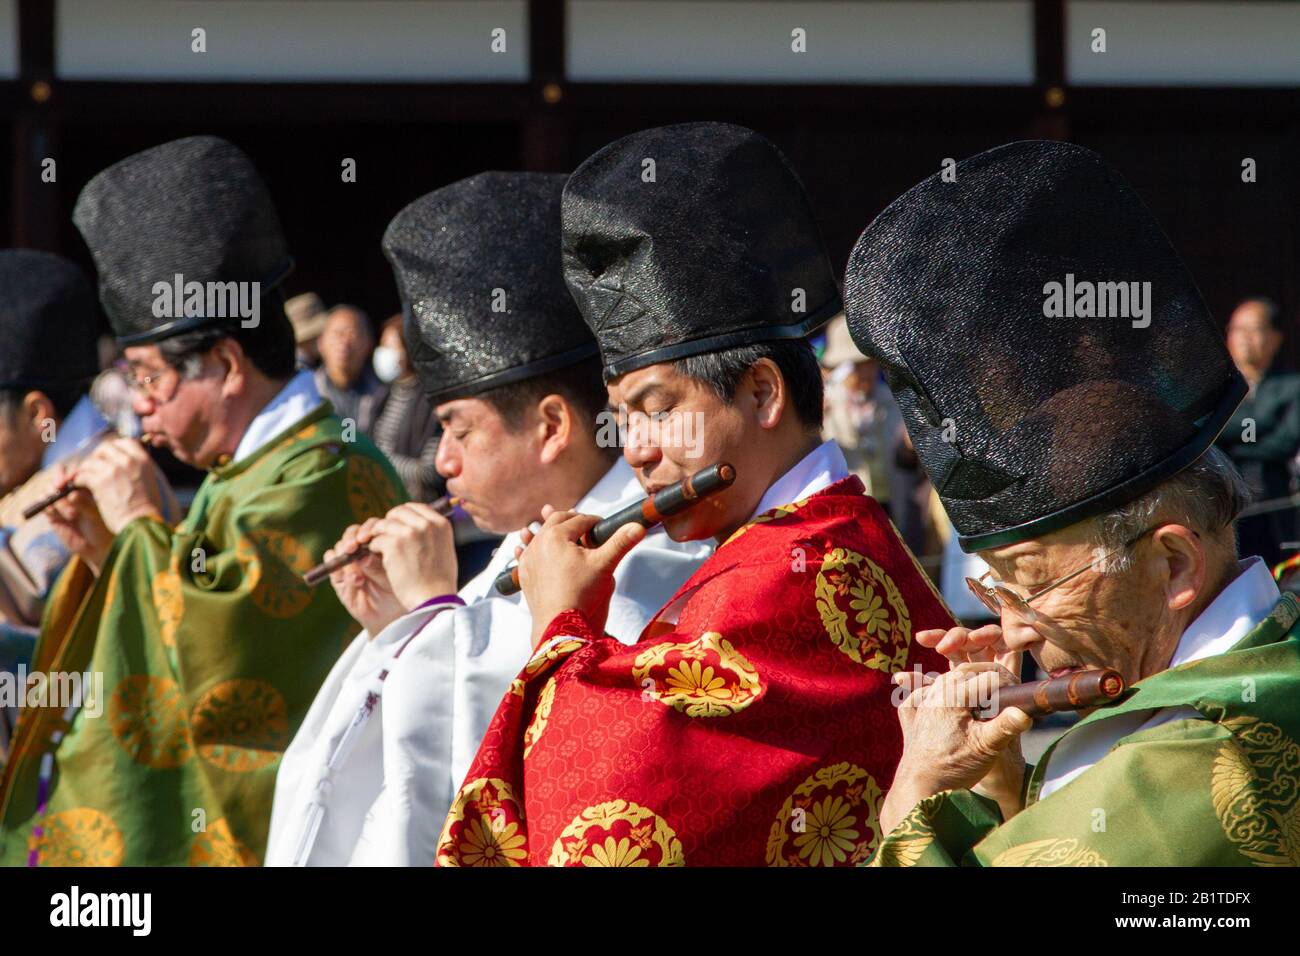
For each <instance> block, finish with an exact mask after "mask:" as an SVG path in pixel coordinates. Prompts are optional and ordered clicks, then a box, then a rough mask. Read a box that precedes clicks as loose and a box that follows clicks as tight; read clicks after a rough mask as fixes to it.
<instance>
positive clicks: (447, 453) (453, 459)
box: [433, 435, 460, 478]
mask: <svg viewBox="0 0 1300 956" xmlns="http://www.w3.org/2000/svg"><path fill="white" fill-rule="evenodd" d="M452 444H454V443H453V442H450V441H448V440H447V437H446V436H445V435H444V436H443V438H442V440H441V441H439V442H438V454H437V455H435V456H434V459H433V467H434V468H436V469H438V474H440V475H442V477H444V478H455V477H456V476H457V475H459V474H460V455H458V454H456V453H455V452H454V451H453V449H452V447H451V446H452Z"/></svg>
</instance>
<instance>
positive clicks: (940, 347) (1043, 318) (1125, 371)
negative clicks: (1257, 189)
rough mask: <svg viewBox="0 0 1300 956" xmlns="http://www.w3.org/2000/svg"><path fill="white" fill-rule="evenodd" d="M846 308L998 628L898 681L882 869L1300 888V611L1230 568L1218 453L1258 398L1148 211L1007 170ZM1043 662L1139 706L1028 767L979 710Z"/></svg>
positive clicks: (1095, 170)
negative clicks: (998, 869) (1057, 872)
mask: <svg viewBox="0 0 1300 956" xmlns="http://www.w3.org/2000/svg"><path fill="white" fill-rule="evenodd" d="M1071 287H1072V288H1073V289H1074V290H1075V295H1074V296H1071V297H1070V300H1071V301H1069V302H1068V303H1065V302H1062V301H1061V299H1060V295H1061V293H1062V290H1063V289H1067V288H1071ZM1121 291H1122V293H1123V294H1122V295H1121V294H1120V292H1121ZM845 296H846V299H847V303H848V319H849V326H850V329H851V330H852V334H853V337H854V340H855V341H856V343H857V345H858V347H859V348H861V349H862V350H863V351H864V352H866V353H867V354H869V355H871V356H873V357H874V358H876V359H877V360H878V361H879V362H880V363H881V365H882V367H883V368H884V370H885V374H886V376H887V378H888V380H889V383H890V386H891V387H892V389H893V391H894V395H895V396H896V397H897V398H898V400H899V404H900V406H901V408H902V411H903V415H904V420H905V422H906V424H907V427H908V430H909V432H910V434H911V437H912V442H913V444H914V445H915V447H916V450H917V454H918V455H919V456H920V458H921V461H922V462H923V463H924V465H925V467H926V470H927V471H928V473H929V475H930V478H931V480H933V482H934V485H935V488H936V489H937V491H938V493H939V494H940V496H941V497H942V498H943V501H944V504H945V505H946V507H947V509H948V514H949V516H950V517H951V519H952V522H953V525H954V527H955V528H956V530H957V531H958V533H959V534H960V535H961V538H960V543H961V547H962V548H963V550H965V551H966V552H968V553H970V552H977V553H978V554H979V555H980V557H982V558H983V559H984V560H985V561H987V562H988V565H989V568H990V569H991V570H990V573H989V574H988V575H986V576H985V577H983V578H982V579H980V580H979V581H973V582H972V588H973V590H974V591H975V592H976V594H977V595H978V596H979V597H980V599H981V600H982V601H983V602H984V603H985V604H986V605H987V606H988V608H989V610H990V611H991V612H992V613H994V614H997V615H998V616H999V617H1000V625H989V626H986V627H983V628H979V629H978V630H975V631H967V630H965V629H963V628H955V629H950V630H948V631H947V632H946V633H945V632H942V631H938V630H936V631H933V632H929V633H924V634H918V635H917V637H918V640H920V641H922V642H923V643H925V644H927V645H929V646H934V647H936V648H937V649H938V650H940V651H941V652H943V653H944V654H946V655H947V656H948V658H949V659H950V661H951V662H952V663H953V668H952V670H951V671H949V673H947V674H945V675H943V676H940V677H937V678H935V677H933V676H928V677H927V676H925V675H901V684H902V688H903V690H905V691H906V692H907V693H908V696H907V698H906V700H905V701H904V703H903V706H902V707H901V708H900V711H899V714H900V718H901V722H902V729H903V736H904V748H903V758H902V761H901V762H900V764H899V768H898V775H897V776H896V777H895V779H894V786H893V789H892V790H891V791H890V793H889V796H888V798H887V799H886V801H885V805H884V808H883V810H882V812H881V818H882V828H883V829H884V830H885V832H887V833H888V837H887V839H885V841H884V842H883V844H882V846H881V848H880V850H879V851H878V852H877V854H876V855H875V858H874V860H873V861H872V862H873V864H875V865H888V866H907V865H964V866H1107V865H1109V866H1252V865H1254V866H1276V865H1296V864H1297V863H1300V839H1298V836H1300V829H1298V828H1297V820H1298V819H1300V817H1298V816H1297V813H1298V808H1300V805H1298V803H1297V800H1298V799H1300V796H1298V794H1300V626H1298V625H1297V619H1298V618H1300V605H1298V604H1297V602H1296V599H1295V597H1294V595H1285V596H1284V595H1281V594H1279V593H1278V589H1277V587H1276V586H1275V584H1274V583H1273V581H1272V579H1271V577H1270V575H1269V573H1268V568H1267V567H1266V566H1265V565H1264V563H1263V561H1262V560H1261V559H1260V558H1258V557H1248V558H1246V559H1245V560H1240V559H1239V558H1238V555H1237V545H1236V540H1235V535H1234V529H1233V519H1234V518H1235V517H1236V515H1237V513H1238V511H1239V509H1240V508H1241V506H1242V504H1243V497H1244V492H1243V487H1244V486H1243V485H1242V482H1241V480H1240V478H1239V476H1238V475H1237V473H1236V471H1235V470H1234V469H1233V467H1232V465H1231V463H1230V462H1229V461H1228V460H1227V458H1226V457H1225V456H1223V455H1222V454H1221V453H1220V452H1218V451H1217V450H1215V449H1213V448H1212V445H1213V442H1214V440H1215V438H1216V436H1217V435H1218V434H1219V432H1220V430H1221V429H1222V428H1223V427H1224V425H1225V423H1226V422H1228V421H1230V420H1231V418H1232V414H1233V411H1234V410H1235V409H1236V407H1237V405H1238V404H1239V403H1240V401H1241V400H1242V397H1243V396H1244V395H1245V393H1246V386H1245V383H1244V381H1243V380H1242V378H1241V376H1240V375H1239V374H1238V372H1237V371H1236V369H1235V368H1234V366H1233V364H1232V362H1231V360H1230V359H1229V356H1228V354H1227V352H1226V350H1225V349H1224V347H1223V344H1222V336H1221V334H1220V332H1219V329H1218V327H1217V325H1216V323H1215V322H1214V321H1213V319H1212V317H1211V315H1210V313H1209V312H1208V310H1207V309H1206V306H1205V304H1204V302H1203V301H1202V300H1201V297H1200V294H1199V293H1198V291H1197V289H1196V286H1195V284H1194V282H1193V281H1192V278H1191V276H1190V275H1189V274H1188V272H1187V270H1186V268H1185V267H1184V265H1183V264H1182V262H1181V260H1180V259H1179V257H1178V255H1177V253H1176V252H1175V250H1174V249H1173V248H1172V246H1171V245H1170V243H1169V240H1168V239H1167V238H1166V237H1165V235H1164V233H1163V232H1162V231H1161V229H1160V226H1159V224H1158V223H1157V222H1156V220H1155V218H1154V217H1153V216H1152V214H1151V212H1150V211H1149V210H1148V209H1147V208H1146V206H1145V205H1144V204H1143V203H1142V200H1141V199H1140V198H1139V197H1138V195H1137V194H1136V193H1135V192H1134V191H1133V189H1132V188H1131V187H1130V186H1129V185H1128V183H1127V182H1125V181H1124V179H1123V178H1122V177H1121V176H1120V175H1119V173H1118V172H1117V171H1116V170H1114V169H1113V168H1111V167H1110V166H1109V165H1108V164H1107V163H1106V162H1105V161H1104V160H1103V159H1102V158H1101V157H1099V156H1098V155H1096V154H1095V153H1092V152H1090V151H1088V150H1086V149H1083V148H1081V147H1078V146H1072V145H1068V144H1064V143H1054V142H1023V143H1014V144H1011V145H1009V146H1003V147H1000V148H998V149H994V150H991V151H989V152H987V153H983V154H981V155H978V156H976V157H974V158H972V159H969V160H966V161H965V162H962V163H959V164H958V165H957V168H956V180H955V182H945V181H943V180H942V179H941V177H940V176H938V175H936V176H933V177H931V178H930V179H928V180H926V181H924V182H922V183H921V184H919V185H918V186H916V187H914V188H913V189H912V190H911V191H909V192H908V193H906V194H905V195H904V196H903V197H902V198H900V199H898V200H897V201H895V202H894V203H893V204H892V205H891V206H890V207H889V208H888V209H886V210H885V211H884V212H883V213H881V214H880V216H879V217H877V219H876V220H875V221H874V222H873V223H872V224H871V225H870V226H869V227H868V228H867V230H866V231H865V232H864V233H863V235H862V237H861V239H859V241H858V244H857V246H856V248H855V249H854V251H853V255H852V258H851V260H850V263H849V268H848V276H847V280H846V293H845ZM1103 297H1104V298H1103ZM1116 306H1118V308H1117V307H1116ZM1025 652H1028V653H1029V654H1031V655H1032V656H1033V658H1034V660H1035V661H1036V662H1037V663H1038V665H1039V666H1040V667H1041V668H1042V669H1043V670H1044V671H1046V672H1047V673H1048V674H1049V675H1050V676H1052V677H1057V676H1060V675H1064V674H1070V673H1073V672H1076V671H1078V670H1080V669H1083V668H1113V669H1115V670H1117V671H1118V672H1119V673H1120V674H1121V675H1122V676H1123V677H1124V678H1125V680H1126V682H1127V683H1128V684H1129V685H1130V691H1129V693H1128V694H1127V695H1126V696H1124V697H1122V698H1120V699H1119V701H1118V702H1116V703H1115V704H1112V705H1110V706H1104V707H1099V708H1096V709H1094V710H1092V711H1091V712H1085V714H1084V717H1083V719H1082V720H1080V721H1079V722H1078V723H1077V724H1075V725H1074V726H1073V727H1071V728H1070V729H1069V730H1068V731H1067V732H1066V733H1065V734H1064V736H1062V737H1061V738H1060V739H1059V740H1057V741H1056V743H1054V744H1053V745H1052V746H1051V747H1049V748H1048V750H1047V751H1046V753H1045V754H1043V756H1042V758H1041V759H1040V760H1039V761H1038V763H1037V764H1036V765H1035V766H1033V767H1026V766H1025V764H1024V761H1023V759H1022V756H1021V751H1020V745H1019V738H1020V734H1021V733H1022V732H1023V731H1024V730H1026V729H1028V727H1029V724H1030V722H1029V720H1028V718H1027V717H1026V716H1025V715H1024V714H1023V713H1021V712H1019V711H1017V710H1015V709H1014V708H1013V709H1008V710H1005V711H1004V712H1003V713H1002V715H1001V717H1000V718H998V719H997V720H995V721H990V722H988V723H980V722H977V721H974V720H972V718H971V714H970V710H969V707H968V706H962V703H963V697H964V698H966V699H969V698H971V697H978V696H981V695H982V694H983V693H986V692H988V691H991V690H993V688H994V687H995V686H999V685H1004V684H1007V683H1011V682H1014V680H1015V677H1014V675H1015V674H1017V673H1019V659H1020V657H1021V655H1022V654H1023V653H1025Z"/></svg>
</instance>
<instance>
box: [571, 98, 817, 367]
mask: <svg viewBox="0 0 1300 956" xmlns="http://www.w3.org/2000/svg"><path fill="white" fill-rule="evenodd" d="M564 278H565V280H566V281H567V282H568V284H569V290H570V291H571V292H572V293H573V297H574V298H575V299H576V300H577V302H578V306H579V307H580V308H581V309H582V314H583V317H584V318H585V319H586V320H587V324H588V325H590V326H591V328H592V331H594V332H595V333H596V338H597V340H599V342H600V350H601V354H602V356H603V357H604V362H605V376H606V377H607V378H613V377H614V376H617V375H622V374H623V373H624V372H630V371H632V370H633V369H638V368H644V367H645V366H647V365H653V364H655V363H657V362H667V361H672V360H674V359H679V358H683V357H685V356H688V355H698V354H700V353H703V352H717V351H721V350H723V349H728V348H734V347H736V346H739V345H748V344H751V343H754V342H764V341H773V340H776V339H793V338H802V337H803V336H805V335H807V334H809V333H810V332H812V331H814V330H816V329H817V328H818V327H819V326H821V325H822V324H824V323H825V322H826V321H828V320H829V319H830V318H832V317H833V316H834V315H835V314H836V313H837V312H839V311H840V295H839V290H838V289H837V288H836V285H835V275H834V272H833V270H832V269H831V263H830V259H829V258H828V257H827V255H826V249H825V247H824V246H823V245H822V241H821V235H820V233H819V232H818V229H817V224H816V222H815V221H814V220H813V215H812V209H811V208H810V207H809V204H808V197H807V196H806V195H805V194H804V190H803V184H802V183H801V182H800V181H799V177H798V176H797V175H796V174H795V172H794V170H793V169H791V168H790V164H789V163H787V162H786V159H785V157H784V156H782V155H781V153H780V152H779V151H778V150H777V148H776V147H775V146H773V145H772V144H771V143H770V142H768V141H767V140H766V139H764V138H763V137H762V136H760V135H758V134H757V133H755V132H754V131H753V130H748V129H745V128H744V127H741V126H731V125H728V124H726V123H686V124H683V125H681V126H665V127H661V128H659V129H649V130H643V131H642V132H639V133H633V134H632V135H631V136H625V137H624V138H623V139H620V140H618V141H616V142H614V143H611V144H610V145H608V146H606V147H605V148H604V149H602V150H600V151H599V152H597V153H596V154H595V155H593V156H591V157H590V158H589V159H588V160H587V161H586V162H584V163H583V164H582V165H581V166H579V167H578V168H577V170H576V171H575V172H574V173H573V175H572V176H570V177H569V182H568V184H567V185H566V186H565V187H564Z"/></svg>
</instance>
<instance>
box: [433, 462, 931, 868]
mask: <svg viewBox="0 0 1300 956" xmlns="http://www.w3.org/2000/svg"><path fill="white" fill-rule="evenodd" d="M953 623H954V622H953V619H952V617H951V615H950V614H949V613H948V611H947V609H946V608H945V607H944V605H943V603H942V601H941V600H940V599H939V597H938V595H937V594H936V593H935V591H934V589H933V587H932V586H931V585H930V583H929V580H928V579H927V578H926V577H925V575H924V574H923V573H922V571H921V570H920V568H919V567H918V566H917V565H916V562H915V561H914V559H913V558H912V556H911V554H910V553H909V552H908V551H907V548H906V546H905V545H904V544H903V542H902V541H901V540H900V539H899V537H898V533H897V532H896V531H895V530H894V528H893V526H892V525H891V524H890V522H889V519H888V518H887V517H886V516H885V513H884V511H883V510H882V509H881V507H880V505H879V504H877V503H876V501H875V500H874V499H873V498H870V497H867V496H866V495H865V494H863V488H862V482H861V481H860V480H859V479H858V478H857V477H853V476H850V477H848V478H845V479H843V480H841V481H838V482H836V483H834V484H833V485H831V486H829V487H828V488H826V489H824V490H822V491H821V492H818V493H817V494H814V495H811V496H810V497H808V498H806V499H804V500H803V501H801V502H798V503H796V504H794V505H789V506H785V507H781V508H776V509H773V510H772V511H768V512H766V513H764V514H762V515H760V516H759V517H758V518H756V519H755V520H754V521H752V522H750V523H749V524H747V525H745V526H744V527H742V528H741V529H740V530H739V531H737V532H736V533H735V534H734V535H732V536H731V538H729V539H728V540H727V541H726V542H725V543H724V544H722V546H721V547H719V548H718V549H717V551H716V552H715V553H714V555H713V556H712V557H711V558H710V559H709V560H708V561H706V562H705V563H704V564H703V565H701V566H700V568H699V569H698V570H697V571H696V572H695V574H694V575H693V576H692V577H691V578H690V579H689V580H688V581H687V582H686V583H685V584H684V585H683V586H682V588H681V589H680V590H679V591H678V593H677V595H676V596H675V597H674V598H673V599H672V600H671V601H670V602H669V603H668V605H667V606H665V608H664V609H663V610H662V611H660V612H659V615H658V616H657V617H656V619H655V620H654V621H652V622H651V624H650V625H648V626H647V628H646V630H645V631H644V633H643V634H642V635H641V639H640V640H639V641H638V642H637V643H636V644H634V645H632V646H630V647H629V646H625V645H623V644H620V643H619V642H618V641H616V640H614V639H613V638H608V637H604V636H601V635H600V634H598V633H596V632H595V631H594V630H593V628H592V625H591V623H590V622H589V621H588V620H587V619H586V617H585V616H584V615H582V614H581V613H579V612H577V611H566V612H564V613H563V614H560V615H558V616H557V617H556V618H555V620H553V621H552V622H551V623H550V626H549V627H548V628H547V630H546V635H545V640H544V641H543V643H542V644H541V646H540V648H539V651H538V653H537V654H536V655H534V657H533V659H532V660H531V661H530V662H529V663H528V665H527V666H526V667H525V668H524V670H523V671H522V672H521V673H520V675H519V677H518V679H516V680H515V682H514V685H513V686H512V688H511V690H510V691H509V692H508V693H507V694H506V696H505V698H504V699H503V701H502V703H501V705H500V707H499V708H498V709H497V712H496V715H495V716H494V717H493V719H492V722H491V724H490V726H489V728H488V731H487V734H486V736H485V737H484V740H483V744H482V746H481V747H480V749H479V752H478V755H477V757H476V758H475V760H474V763H473V764H472V765H471V767H470V771H469V774H468V776H467V777H466V780H465V783H464V785H463V786H462V788H461V790H460V792H459V793H458V794H457V795H456V799H455V801H454V802H453V804H452V808H451V812H450V814H448V817H447V822H446V824H445V826H444V828H443V832H442V837H441V839H440V841H439V848H438V862H439V864H440V865H444V866H447V865H461V866H469V865H506V866H510V865H528V864H531V865H542V864H551V865H564V866H647V865H648V866H673V865H683V864H690V865H697V866H699V865H706V866H707V865H713V866H754V865H763V864H767V865H772V866H791V865H793V866H809V865H813V866H826V865H851V864H856V863H861V862H863V861H865V860H866V859H867V858H868V857H869V856H870V855H871V853H872V851H873V850H874V849H875V847H876V844H877V842H878V841H879V839H880V824H879V810H880V803H881V800H882V795H883V793H884V791H885V790H887V789H888V787H889V785H890V783H891V781H892V779H893V775H894V769H895V767H896V765H897V763H898V759H899V755H900V754H901V752H902V734H901V732H900V730H899V723H898V715H897V714H896V713H895V707H894V702H893V685H892V682H891V679H890V675H891V674H892V673H894V672H895V671H899V670H904V669H911V668H912V667H913V666H915V665H920V666H921V668H922V669H924V670H926V671H941V670H946V669H947V666H946V664H945V663H943V661H942V659H941V658H939V657H938V655H936V654H934V653H933V652H932V651H929V650H926V649H925V648H922V647H921V646H920V645H918V644H915V643H914V642H913V641H912V635H913V633H914V632H916V631H918V630H923V629H926V628H933V627H944V628H946V627H951V626H953Z"/></svg>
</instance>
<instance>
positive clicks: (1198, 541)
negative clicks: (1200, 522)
mask: <svg viewBox="0 0 1300 956" xmlns="http://www.w3.org/2000/svg"><path fill="white" fill-rule="evenodd" d="M1152 546H1153V547H1154V548H1155V549H1156V556H1157V558H1158V559H1159V560H1161V561H1163V562H1164V563H1165V567H1166V568H1167V575H1168V576H1167V583H1166V585H1165V603H1166V604H1167V605H1168V607H1169V610H1171V611H1181V610H1182V609H1183V608H1185V607H1187V606H1188V605H1190V604H1191V603H1192V602H1194V601H1195V600H1196V599H1197V597H1199V596H1200V594H1201V592H1202V591H1204V590H1205V584H1206V577H1207V567H1208V563H1209V562H1208V560H1207V557H1206V553H1205V541H1204V540H1203V539H1202V538H1200V537H1199V536H1198V535H1197V534H1196V532H1195V531H1193V530H1192V529H1191V528H1187V527H1185V526H1183V525H1180V524H1167V525H1162V526H1161V527H1160V528H1158V529H1157V530H1156V532H1155V534H1154V535H1152Z"/></svg>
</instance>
